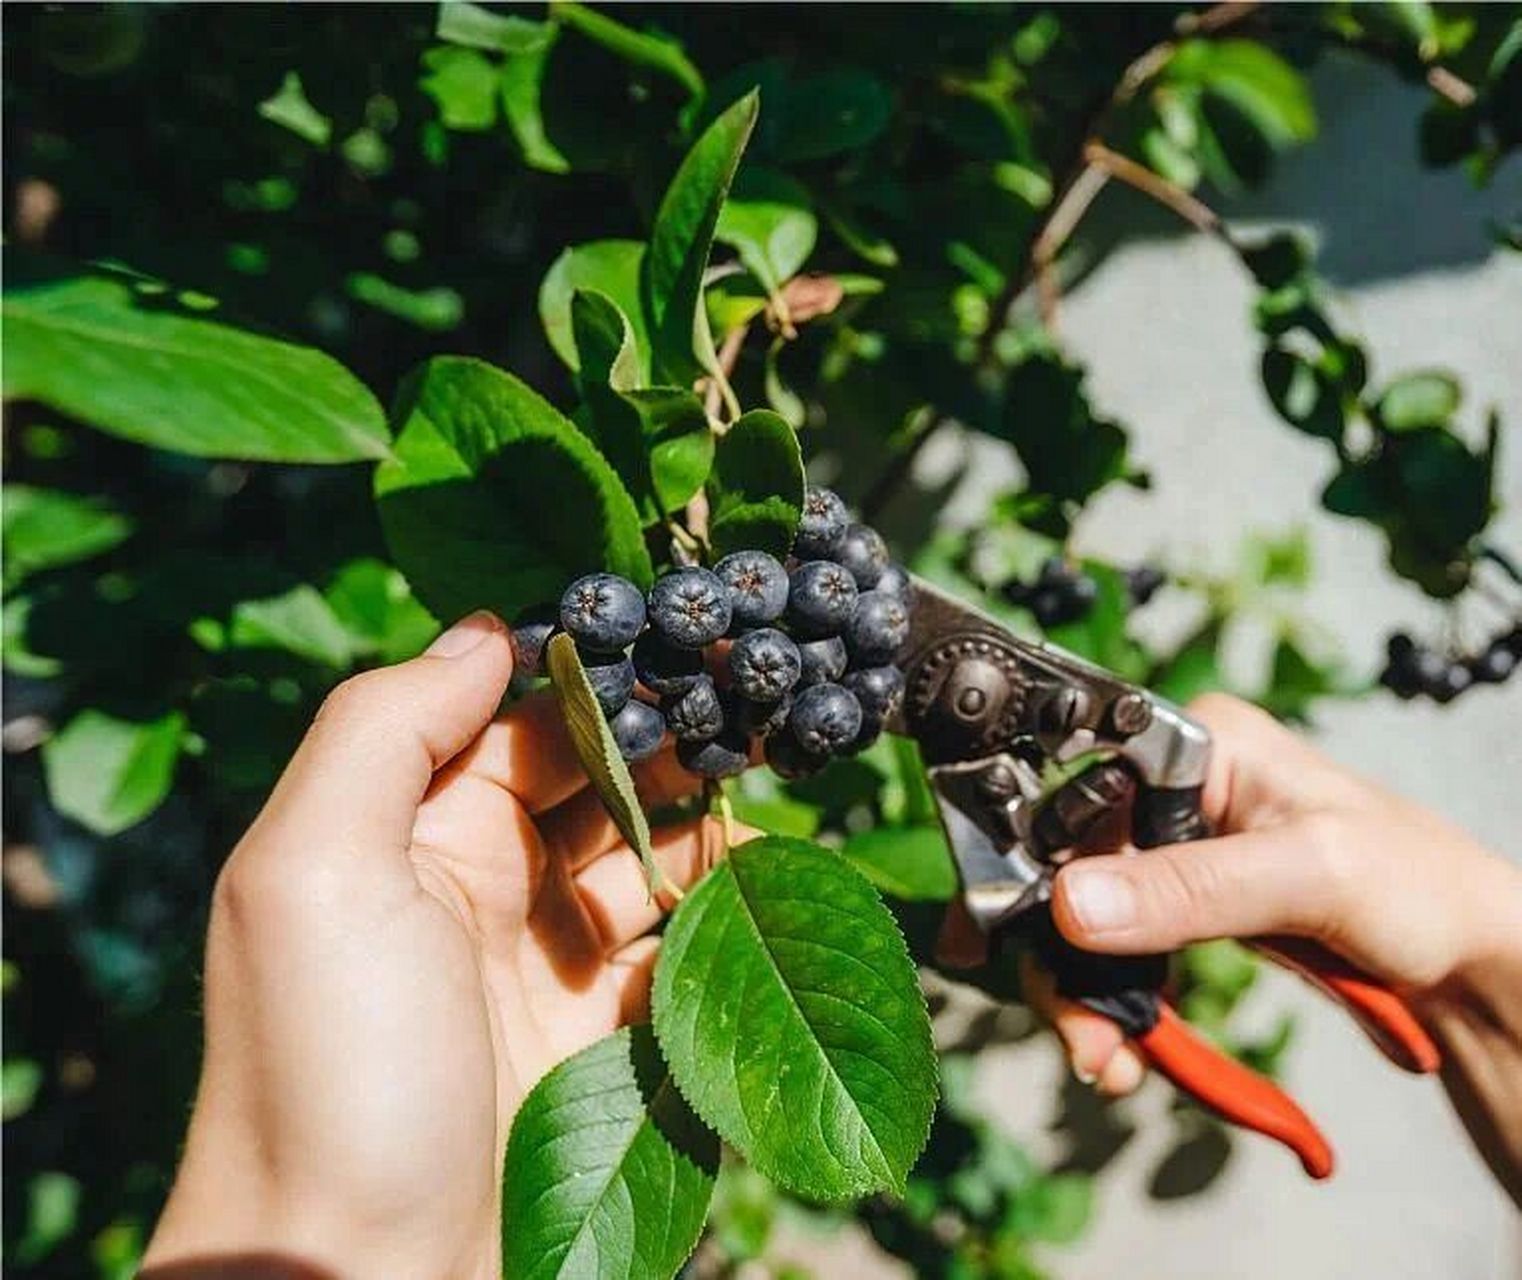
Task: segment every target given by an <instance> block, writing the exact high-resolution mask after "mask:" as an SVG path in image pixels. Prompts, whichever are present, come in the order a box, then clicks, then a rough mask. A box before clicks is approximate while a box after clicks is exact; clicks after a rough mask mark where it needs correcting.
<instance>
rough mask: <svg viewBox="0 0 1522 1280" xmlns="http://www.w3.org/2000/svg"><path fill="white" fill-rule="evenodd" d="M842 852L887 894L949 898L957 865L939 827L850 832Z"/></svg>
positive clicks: (954, 887)
mask: <svg viewBox="0 0 1522 1280" xmlns="http://www.w3.org/2000/svg"><path fill="white" fill-rule="evenodd" d="M840 852H841V856H842V857H844V858H845V859H846V861H847V862H849V863H850V864H851V865H852V866H854V867H855V868H856V869H857V870H858V871H860V872H861V873H862V875H864V876H866V877H867V879H868V880H870V881H871V882H872V883H873V884H875V885H876V886H877V887H878V888H879V889H881V890H882V891H883V892H884V893H886V894H888V895H889V896H890V897H894V898H899V899H901V900H903V901H904V902H949V901H950V900H951V899H952V898H953V897H954V896H955V895H956V891H957V872H956V867H955V866H954V865H953V864H952V861H951V850H950V849H949V848H948V847H947V845H946V837H945V835H944V833H943V832H942V831H941V829H940V827H929V826H925V827H871V828H868V829H867V830H866V831H858V832H857V833H856V834H855V835H853V836H850V837H849V838H848V839H847V840H846V843H845V846H844V848H842V849H841V851H840Z"/></svg>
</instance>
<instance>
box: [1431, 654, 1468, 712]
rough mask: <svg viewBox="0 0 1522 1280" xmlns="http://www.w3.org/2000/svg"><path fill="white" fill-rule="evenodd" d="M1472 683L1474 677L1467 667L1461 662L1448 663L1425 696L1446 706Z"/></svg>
mask: <svg viewBox="0 0 1522 1280" xmlns="http://www.w3.org/2000/svg"><path fill="white" fill-rule="evenodd" d="M1473 683H1474V676H1472V675H1471V674H1470V673H1469V668H1468V667H1466V666H1465V665H1464V664H1463V663H1462V662H1450V663H1448V665H1447V666H1446V667H1445V669H1444V671H1443V674H1442V676H1441V678H1440V679H1438V680H1437V681H1435V682H1434V683H1433V684H1432V685H1431V686H1430V687H1429V688H1428V689H1427V694H1428V696H1429V697H1430V698H1431V699H1432V700H1433V701H1434V702H1439V703H1443V704H1445V705H1446V704H1447V703H1450V702H1452V701H1453V700H1454V699H1455V698H1457V697H1458V696H1459V694H1461V693H1463V692H1464V690H1465V689H1467V688H1469V686H1470V685H1472V684H1473Z"/></svg>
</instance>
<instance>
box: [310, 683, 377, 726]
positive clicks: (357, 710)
mask: <svg viewBox="0 0 1522 1280" xmlns="http://www.w3.org/2000/svg"><path fill="white" fill-rule="evenodd" d="M391 690H392V681H391V679H390V676H389V673H388V672H387V671H385V670H376V671H362V672H360V674H359V675H357V676H350V677H349V678H348V679H347V680H345V681H343V682H342V683H341V684H338V685H335V686H334V687H333V688H332V689H331V690H329V692H328V695H327V697H325V698H324V699H323V700H322V705H321V706H320V707H319V708H318V709H317V719H316V720H315V722H314V723H315V724H316V725H319V726H322V725H330V724H352V723H354V722H356V721H362V720H369V719H372V718H380V717H383V716H384V715H386V714H387V708H388V707H389V705H390V703H391V702H392V694H391Z"/></svg>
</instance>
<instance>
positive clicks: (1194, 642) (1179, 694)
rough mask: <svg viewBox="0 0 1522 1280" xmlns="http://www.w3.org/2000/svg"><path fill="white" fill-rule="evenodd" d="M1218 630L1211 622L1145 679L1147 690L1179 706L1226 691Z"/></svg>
mask: <svg viewBox="0 0 1522 1280" xmlns="http://www.w3.org/2000/svg"><path fill="white" fill-rule="evenodd" d="M1220 644H1221V627H1220V624H1219V622H1217V621H1215V620H1212V621H1210V622H1208V623H1206V624H1205V625H1204V626H1203V627H1201V628H1200V629H1199V630H1198V631H1196V632H1195V633H1194V634H1193V635H1192V636H1190V637H1189V639H1188V640H1186V641H1184V643H1183V644H1182V645H1181V646H1179V648H1178V650H1177V652H1175V653H1174V655H1173V656H1172V657H1171V658H1169V659H1168V660H1167V661H1166V662H1164V663H1163V664H1162V665H1161V666H1160V667H1158V668H1157V669H1156V670H1154V671H1153V672H1152V674H1151V675H1150V676H1148V677H1147V687H1148V688H1149V689H1151V690H1152V691H1153V692H1154V693H1158V694H1161V695H1162V696H1163V697H1165V698H1167V699H1168V700H1169V701H1171V702H1177V703H1179V704H1180V705H1182V704H1183V703H1186V702H1188V701H1190V699H1192V698H1197V697H1199V696H1200V694H1202V693H1208V692H1210V691H1211V690H1213V689H1223V688H1225V687H1226V681H1225V677H1224V676H1223V675H1222V674H1221V667H1220V660H1219V650H1220Z"/></svg>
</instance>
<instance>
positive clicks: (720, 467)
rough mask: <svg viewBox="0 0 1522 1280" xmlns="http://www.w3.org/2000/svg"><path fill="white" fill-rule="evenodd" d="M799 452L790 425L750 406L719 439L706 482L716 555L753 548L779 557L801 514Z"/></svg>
mask: <svg viewBox="0 0 1522 1280" xmlns="http://www.w3.org/2000/svg"><path fill="white" fill-rule="evenodd" d="M803 490H804V475H803V455H802V453H801V452H800V451H799V448H798V437H797V435H796V434H795V433H794V431H793V429H792V428H791V427H790V426H788V425H787V423H786V422H785V421H784V420H783V419H782V418H781V416H780V415H778V414H776V413H773V412H772V411H771V410H769V409H752V410H751V411H750V412H749V413H747V414H745V415H743V416H742V417H741V418H739V419H738V420H737V421H736V422H735V423H734V425H733V426H731V427H730V428H729V430H728V431H726V432H725V433H724V435H723V436H722V437H721V438H720V439H719V444H718V448H717V450H716V451H715V454H714V464H713V476H712V478H711V479H710V480H709V483H708V500H709V524H708V540H709V542H710V543H711V544H712V545H713V549H714V552H715V554H717V555H721V556H722V555H728V554H729V553H730V552H731V551H743V550H745V549H746V548H751V547H754V548H757V549H759V550H762V551H769V552H771V554H772V555H775V556H778V557H781V556H784V555H786V554H787V552H788V550H789V549H790V548H791V547H792V545H793V535H794V534H795V533H796V532H797V530H798V518H799V516H801V515H802V514H803Z"/></svg>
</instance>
